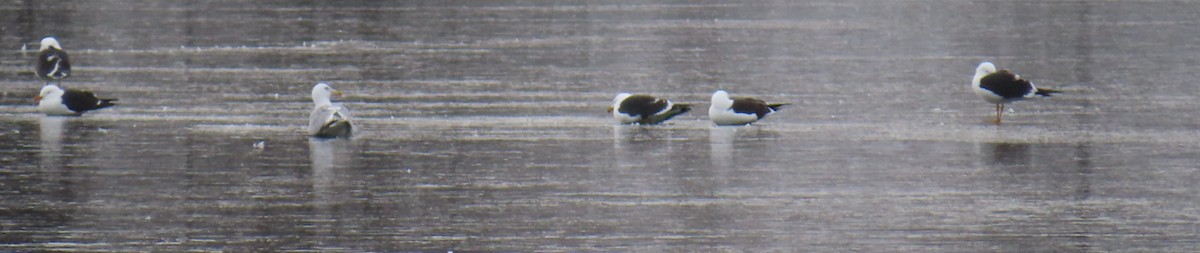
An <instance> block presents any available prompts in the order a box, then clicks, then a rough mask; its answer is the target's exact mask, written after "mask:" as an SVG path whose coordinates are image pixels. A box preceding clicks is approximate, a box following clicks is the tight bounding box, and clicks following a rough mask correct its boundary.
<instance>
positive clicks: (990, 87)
mask: <svg viewBox="0 0 1200 253" xmlns="http://www.w3.org/2000/svg"><path fill="white" fill-rule="evenodd" d="M971 90H974V91H975V95H979V97H980V98H983V100H985V101H987V102H988V103H992V104H995V105H996V119H995V120H994V121H993V122H994V123H996V124H1000V116H1001V115H1002V114H1004V104H1008V103H1012V102H1016V101H1020V100H1024V99H1026V98H1032V97H1035V96H1043V97H1049V96H1052V95H1053V94H1054V93H1062V92H1061V91H1057V90H1052V89H1045V88H1038V87H1036V86H1034V85H1033V83H1032V82H1029V80H1025V79H1024V78H1021V76H1019V75H1017V74H1015V73H1013V72H1011V71H1008V70H1004V69H1002V70H996V65H995V64H992V63H991V62H983V63H980V64H979V67H976V68H975V78H974V79H973V80H971Z"/></svg>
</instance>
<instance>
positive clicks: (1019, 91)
mask: <svg viewBox="0 0 1200 253" xmlns="http://www.w3.org/2000/svg"><path fill="white" fill-rule="evenodd" d="M979 87H980V88H983V89H985V90H989V91H991V92H992V93H995V94H996V95H997V96H1000V97H1003V98H1005V99H1013V98H1020V97H1025V95H1027V94H1029V93H1030V92H1033V84H1030V83H1029V81H1028V80H1025V79H1024V78H1021V77H1019V76H1017V75H1016V74H1013V73H1012V72H1009V71H1008V70H1000V71H996V72H995V73H991V74H987V75H985V76H983V78H981V79H979Z"/></svg>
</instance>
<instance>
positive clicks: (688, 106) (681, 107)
mask: <svg viewBox="0 0 1200 253" xmlns="http://www.w3.org/2000/svg"><path fill="white" fill-rule="evenodd" d="M675 108H676V109H678V110H679V113H685V112H689V111H691V110H692V105H691V104H675Z"/></svg>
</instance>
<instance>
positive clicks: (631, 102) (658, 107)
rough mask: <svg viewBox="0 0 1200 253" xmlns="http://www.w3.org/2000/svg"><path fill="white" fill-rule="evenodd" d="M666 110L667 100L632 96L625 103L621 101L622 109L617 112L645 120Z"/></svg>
mask: <svg viewBox="0 0 1200 253" xmlns="http://www.w3.org/2000/svg"><path fill="white" fill-rule="evenodd" d="M666 108H667V100H666V99H659V98H656V97H654V96H650V95H641V94H638V95H630V96H629V97H627V98H625V100H624V101H621V108H620V109H618V110H617V111H618V112H621V113H624V114H626V115H630V116H634V117H637V116H642V118H645V117H649V116H650V115H654V114H655V113H658V112H661V111H663V109H666Z"/></svg>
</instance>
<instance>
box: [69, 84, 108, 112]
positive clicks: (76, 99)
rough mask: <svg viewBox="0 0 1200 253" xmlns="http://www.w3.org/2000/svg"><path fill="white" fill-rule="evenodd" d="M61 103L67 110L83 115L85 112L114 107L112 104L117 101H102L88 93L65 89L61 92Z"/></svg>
mask: <svg viewBox="0 0 1200 253" xmlns="http://www.w3.org/2000/svg"><path fill="white" fill-rule="evenodd" d="M62 101H63V104H64V105H66V106H67V109H70V110H71V111H73V112H76V113H83V112H86V111H91V110H96V109H102V108H107V107H110V106H114V105H116V104H113V103H112V102H113V101H117V99H115V98H114V99H102V98H97V97H96V95H95V94H92V92H90V91H82V90H76V89H67V90H65V91H63V95H62Z"/></svg>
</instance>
